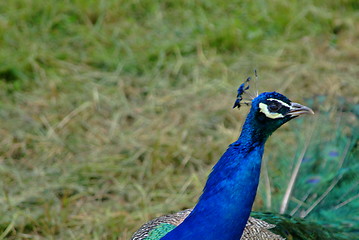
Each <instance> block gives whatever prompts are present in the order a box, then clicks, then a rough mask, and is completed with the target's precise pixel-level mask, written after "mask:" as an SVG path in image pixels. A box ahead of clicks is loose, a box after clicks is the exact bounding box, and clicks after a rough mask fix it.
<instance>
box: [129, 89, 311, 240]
mask: <svg viewBox="0 0 359 240" xmlns="http://www.w3.org/2000/svg"><path fill="white" fill-rule="evenodd" d="M246 89H248V87H247V88H245V86H244V84H242V85H241V86H240V88H239V89H238V96H237V101H236V103H235V105H234V107H236V106H238V107H239V106H240V101H241V100H242V97H241V95H242V94H243V92H244V91H245V90H246ZM308 113H309V114H312V113H313V111H312V110H311V109H310V108H308V107H305V106H303V105H300V104H298V103H293V102H292V101H290V100H289V99H288V98H287V97H285V96H284V95H282V94H280V93H277V92H264V93H262V94H260V95H258V96H257V97H256V98H254V99H253V100H252V103H251V109H250V111H249V113H248V116H247V118H246V120H245V123H244V125H243V128H242V132H241V134H240V136H239V138H238V140H237V141H235V142H234V143H232V144H231V145H229V147H228V149H227V151H226V152H225V153H224V154H223V155H222V157H221V158H220V159H219V161H218V162H217V164H216V165H215V166H214V167H213V169H212V172H211V174H210V175H209V177H208V180H207V182H206V185H205V187H204V190H203V193H202V195H201V197H200V198H199V201H198V203H197V204H196V206H195V207H194V208H193V209H188V210H184V211H181V212H178V213H176V214H172V215H166V216H162V217H159V218H156V219H154V220H152V221H150V222H148V223H147V224H145V225H143V226H142V227H141V228H140V229H139V230H138V231H137V232H136V233H135V234H134V235H133V236H132V240H158V239H162V240H188V239H203V240H218V239H221V240H238V239H242V240H248V239H253V240H260V239H273V240H274V239H276V240H280V239H284V238H283V237H281V236H279V235H277V234H275V233H273V232H271V231H270V230H271V229H272V228H274V227H275V225H273V224H269V223H267V222H266V221H263V220H260V219H259V218H253V217H250V213H251V209H252V205H253V202H254V199H255V196H256V192H257V187H258V183H259V176H260V168H261V161H262V156H263V152H264V145H265V142H266V140H267V139H268V137H269V136H270V135H271V134H272V133H273V132H274V131H275V130H276V129H278V128H279V127H280V126H281V125H283V124H284V123H286V122H288V121H290V120H291V119H293V118H296V117H298V116H300V115H303V114H308Z"/></svg>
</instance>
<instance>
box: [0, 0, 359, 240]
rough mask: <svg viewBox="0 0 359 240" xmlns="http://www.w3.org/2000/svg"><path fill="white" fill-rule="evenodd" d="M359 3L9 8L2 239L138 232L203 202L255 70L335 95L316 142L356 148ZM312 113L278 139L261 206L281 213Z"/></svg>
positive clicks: (3, 18)
mask: <svg viewBox="0 0 359 240" xmlns="http://www.w3.org/2000/svg"><path fill="white" fill-rule="evenodd" d="M358 8H359V5H358V3H357V2H356V1H350V0H342V1H324V0H323V1H310V0H306V1H304V2H303V1H283V0H276V1H272V2H271V4H269V3H267V2H265V1H247V2H242V3H235V2H234V1H229V0H227V1H216V0H210V1H174V0H168V1H149V0H144V1H114V0H109V1H105V0H102V1H84V0H77V1H55V0H52V1H26V0H14V1H8V2H6V3H5V2H3V3H0V36H1V38H0V60H1V65H0V117H1V118H0V119H1V126H0V135H1V139H0V141H1V144H0V176H1V181H0V186H1V194H0V216H1V217H0V227H1V231H0V239H5V238H6V239H129V238H130V236H131V234H132V233H133V232H134V231H135V230H136V228H138V227H139V225H141V224H142V223H144V222H145V221H147V220H149V219H151V218H153V217H155V216H158V215H160V214H164V213H169V212H173V211H177V210H180V209H183V208H186V207H191V206H193V205H194V204H195V202H196V200H197V198H198V196H199V194H200V192H201V189H202V186H203V184H204V182H205V179H206V177H207V174H208V173H209V171H210V168H211V166H212V165H213V164H214V163H215V162H216V160H217V159H218V158H219V157H220V155H221V153H222V152H223V151H224V150H225V149H226V146H227V145H228V144H229V143H231V142H232V141H234V140H235V138H236V137H237V135H238V132H239V130H240V126H241V123H242V122H243V119H244V116H245V109H244V108H243V109H241V111H234V110H231V109H230V108H231V105H232V103H233V101H234V97H235V90H236V88H237V86H238V85H239V84H240V83H241V82H242V81H243V80H244V79H245V78H246V77H247V76H249V75H253V70H254V69H255V68H256V69H257V70H258V72H259V77H260V80H259V82H258V86H257V87H258V90H259V91H272V90H277V91H280V92H282V93H285V94H286V95H287V96H290V98H291V99H293V100H295V101H298V102H303V101H304V99H308V101H310V100H313V99H314V100H315V99H317V98H316V97H317V96H322V98H324V101H317V100H315V101H313V102H312V103H311V104H312V106H313V107H314V108H315V110H316V112H317V113H318V114H317V116H318V118H319V119H325V120H320V121H323V122H324V121H325V123H327V124H319V126H320V127H322V126H323V128H320V129H324V128H325V129H324V130H318V134H317V135H316V138H315V139H314V140H313V141H314V143H317V144H319V143H320V142H321V139H326V140H327V141H329V142H331V143H332V144H333V145H334V146H335V147H337V148H340V150H342V149H345V146H346V143H347V142H348V139H354V142H355V141H357V140H355V139H357V136H358V133H357V132H356V130H355V129H357V125H356V124H357V117H358V115H355V109H357V105H355V104H357V103H358V101H359V99H358V96H359V84H358V79H357V78H358V75H359V67H358V65H359V64H358V63H359V62H358V57H359V56H358V53H359V49H358V44H357V43H358V40H359V31H358V29H359V25H358V22H359V21H358V20H359V15H358ZM252 87H254V86H252ZM340 99H342V100H343V101H344V104H340V101H339V100H340ZM338 109H339V110H338ZM356 111H357V110H356ZM326 114H328V115H326ZM343 114H344V115H343ZM356 114H357V112H356ZM339 115H340V116H345V117H344V120H343V121H341V123H340V124H339V125H340V128H339V127H338V125H337V124H336V123H337V119H338V117H337V116H339ZM313 119H315V118H306V119H303V120H302V121H304V122H302V123H300V122H298V123H290V124H289V125H288V126H286V127H284V128H282V129H281V130H279V131H278V132H277V133H276V134H275V136H273V137H272V139H271V140H270V141H269V143H268V146H267V150H268V151H267V153H266V157H267V158H270V159H269V161H268V176H269V178H270V180H271V181H270V184H271V187H272V188H273V191H269V192H268V189H267V190H266V188H265V187H263V186H265V185H264V184H265V182H263V185H262V186H261V188H260V190H259V194H258V197H257V200H256V204H255V209H260V210H263V209H269V210H272V211H279V205H280V203H281V199H282V197H283V195H284V191H285V190H286V189H285V187H286V184H282V183H288V181H289V178H290V175H291V173H292V171H288V170H287V169H291V167H292V162H293V161H294V160H293V159H294V158H293V157H292V156H294V155H295V154H297V153H298V154H299V152H300V150H301V149H302V146H304V142H305V140H304V139H305V137H307V136H308V134H309V132H310V131H311V125H312V122H313V121H315V120H313ZM294 126H299V127H300V128H299V129H300V130H298V131H299V132H298V131H293V130H292V129H291V128H293V127H294ZM333 131H334V132H336V133H338V134H339V133H340V134H343V139H341V138H339V137H333V136H330V135H328V132H329V133H331V132H333ZM303 133H304V134H303ZM305 133H308V134H305ZM350 136H351V137H350ZM352 141H353V140H352ZM297 142H299V147H298V144H296V143H297ZM351 144H352V145H353V147H352V148H351V149H355V143H353V142H352V143H351ZM352 145H350V146H352ZM321 146H322V145H321ZM343 146H344V147H343ZM271 149H278V150H277V152H273V150H271ZM310 151H313V152H315V151H317V150H310ZM353 151H354V150H351V151H350V153H351V154H355V153H356V152H355V151H354V152H353ZM282 156H291V157H290V161H289V162H288V161H284V160H283V158H281V157H282ZM351 156H353V155H351ZM355 156H356V157H357V155H355ZM355 156H353V157H352V158H355ZM285 163H287V165H285ZM282 164H284V165H282ZM277 166H280V169H277ZM283 170H287V171H286V172H285V173H284V174H283ZM262 180H263V181H264V178H262ZM281 186H282V187H281ZM284 186H285V187H284ZM293 194H295V192H294V193H293ZM268 196H271V199H272V203H271V204H269V202H268V199H267V197H268ZM346 199H349V197H348V198H346ZM314 200H315V199H313V201H314ZM274 201H275V202H274ZM293 204H294V202H292V200H291V202H290V207H291V209H293V208H294V207H295V205H293Z"/></svg>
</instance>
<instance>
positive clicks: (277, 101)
mask: <svg viewBox="0 0 359 240" xmlns="http://www.w3.org/2000/svg"><path fill="white" fill-rule="evenodd" d="M249 80H250V78H248V79H247V80H246V82H245V83H243V84H242V85H241V86H240V87H239V88H238V95H237V99H236V102H235V104H234V106H233V107H234V108H235V107H238V108H239V107H240V106H241V104H242V103H243V102H242V100H243V98H242V95H243V94H244V93H245V92H246V91H247V90H248V88H249V86H247V87H246V84H247V83H248V82H249ZM244 104H247V105H249V104H250V105H251V110H250V112H249V114H248V117H247V121H246V122H247V124H249V125H251V127H252V128H253V129H255V130H256V132H258V134H260V135H262V137H264V138H266V137H267V136H269V135H271V134H272V133H273V132H274V131H275V130H276V129H277V128H279V127H280V126H282V125H283V124H284V123H286V122H288V121H290V120H291V119H293V118H296V117H299V116H301V115H304V114H314V112H313V110H312V109H310V108H309V107H306V106H304V105H301V104H299V103H295V102H292V101H290V100H289V99H288V98H287V97H286V96H284V95H282V94H280V93H277V92H264V93H261V94H259V95H258V96H257V97H255V98H253V100H251V101H250V102H244Z"/></svg>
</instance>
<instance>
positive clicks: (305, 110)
mask: <svg viewBox="0 0 359 240" xmlns="http://www.w3.org/2000/svg"><path fill="white" fill-rule="evenodd" d="M303 114H314V111H313V110H312V109H311V108H309V107H307V106H303V105H301V104H299V103H291V105H290V110H289V112H288V115H291V116H293V117H298V116H300V115H303Z"/></svg>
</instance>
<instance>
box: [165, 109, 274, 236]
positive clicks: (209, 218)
mask: <svg viewBox="0 0 359 240" xmlns="http://www.w3.org/2000/svg"><path fill="white" fill-rule="evenodd" d="M254 118H255V117H254V111H251V112H250V113H249V114H248V117H247V119H246V122H245V123H244V125H243V128H242V133H241V135H240V137H239V138H238V140H237V141H236V142H234V143H232V144H231V145H230V146H229V148H228V149H227V151H226V152H225V153H224V154H223V156H222V157H221V158H220V160H219V161H218V163H217V164H216V165H215V166H214V168H213V171H212V172H211V174H210V176H209V178H208V180H207V183H206V186H205V188H204V190H203V194H202V196H201V197H200V199H199V202H198V203H197V205H196V206H195V208H194V210H193V211H192V213H191V214H190V215H189V216H188V217H187V218H186V219H185V220H184V222H183V223H182V224H180V225H179V226H178V227H176V228H175V229H174V230H172V231H171V232H170V233H168V234H167V235H166V236H165V237H163V238H162V240H188V239H203V240H218V239H221V240H239V239H240V236H241V235H242V233H243V230H244V227H245V225H246V223H247V220H248V217H249V214H250V212H251V209H252V205H253V202H254V198H255V196H256V192H257V187H258V182H259V175H260V167H261V160H262V156H263V151H264V144H265V141H266V139H267V138H268V136H269V134H264V133H262V132H260V131H259V130H260V128H258V126H257V125H256V121H255V119H254Z"/></svg>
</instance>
